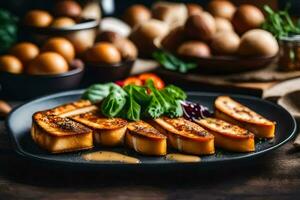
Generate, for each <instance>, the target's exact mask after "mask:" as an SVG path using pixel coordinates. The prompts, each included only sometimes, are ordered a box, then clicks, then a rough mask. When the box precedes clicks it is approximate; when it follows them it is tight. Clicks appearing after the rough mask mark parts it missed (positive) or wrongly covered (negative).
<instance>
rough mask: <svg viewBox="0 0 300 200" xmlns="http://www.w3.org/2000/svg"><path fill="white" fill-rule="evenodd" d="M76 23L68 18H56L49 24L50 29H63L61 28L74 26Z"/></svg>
mask: <svg viewBox="0 0 300 200" xmlns="http://www.w3.org/2000/svg"><path fill="white" fill-rule="evenodd" d="M75 24H76V22H75V21H74V20H73V19H72V18H69V17H58V18H55V19H54V20H53V22H52V23H51V27H55V28H63V27H69V26H73V25H75Z"/></svg>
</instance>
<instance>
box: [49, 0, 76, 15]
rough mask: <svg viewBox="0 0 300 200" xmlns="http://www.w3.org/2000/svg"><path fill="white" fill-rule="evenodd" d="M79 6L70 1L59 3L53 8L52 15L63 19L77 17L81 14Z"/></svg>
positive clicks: (65, 0) (64, 0)
mask: <svg viewBox="0 0 300 200" xmlns="http://www.w3.org/2000/svg"><path fill="white" fill-rule="evenodd" d="M81 11H82V9H81V6H80V5H79V4H78V3H77V2H76V1H72V0H63V1H59V2H58V3H56V4H55V6H54V10H53V12H54V14H55V15H56V16H64V17H78V16H79V15H80V14H81Z"/></svg>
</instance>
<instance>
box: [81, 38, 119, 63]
mask: <svg viewBox="0 0 300 200" xmlns="http://www.w3.org/2000/svg"><path fill="white" fill-rule="evenodd" d="M86 61H88V62H93V63H106V64H116V63H119V62H121V54H120V52H119V51H118V49H117V48H116V47H115V46H114V45H113V44H112V43H109V42H98V43H96V44H95V45H94V46H93V47H92V48H90V49H89V50H88V51H87V52H86Z"/></svg>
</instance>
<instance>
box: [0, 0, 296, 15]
mask: <svg viewBox="0 0 300 200" xmlns="http://www.w3.org/2000/svg"><path fill="white" fill-rule="evenodd" d="M56 1H57V0H0V8H4V9H8V10H10V11H11V12H13V13H14V14H16V15H18V16H20V17H22V16H23V15H24V14H25V12H26V11H27V10H30V9H33V8H39V9H46V10H51V9H52V5H53V4H54V3H55V2H56ZM77 1H79V2H84V0H77ZM105 1H106V2H113V4H114V12H113V13H106V12H105V11H103V13H104V16H106V15H111V14H114V15H117V16H120V15H122V13H123V11H124V9H126V8H127V7H128V6H129V5H132V4H135V3H140V4H144V5H146V6H148V7H150V6H151V4H152V3H153V2H155V1H153V0H152V1H151V0H146V1H145V0H99V3H104V2H105ZM177 2H178V1H177ZM179 2H194V3H199V4H201V5H202V6H204V7H205V6H206V5H207V3H208V2H209V0H180V1H179ZM232 2H234V3H235V4H236V5H239V4H242V3H251V4H256V5H258V6H263V5H264V4H269V5H271V6H272V7H273V8H277V7H279V8H284V6H285V4H286V3H287V2H291V4H292V7H291V13H292V15H295V16H298V15H299V14H300V13H299V11H300V1H299V0H289V1H287V0H233V1H232Z"/></svg>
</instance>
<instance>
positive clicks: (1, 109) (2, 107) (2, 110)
mask: <svg viewBox="0 0 300 200" xmlns="http://www.w3.org/2000/svg"><path fill="white" fill-rule="evenodd" d="M11 110H12V108H11V106H10V105H9V104H8V103H7V102H5V101H3V100H0V117H6V116H7V115H8V113H10V111H11Z"/></svg>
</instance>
